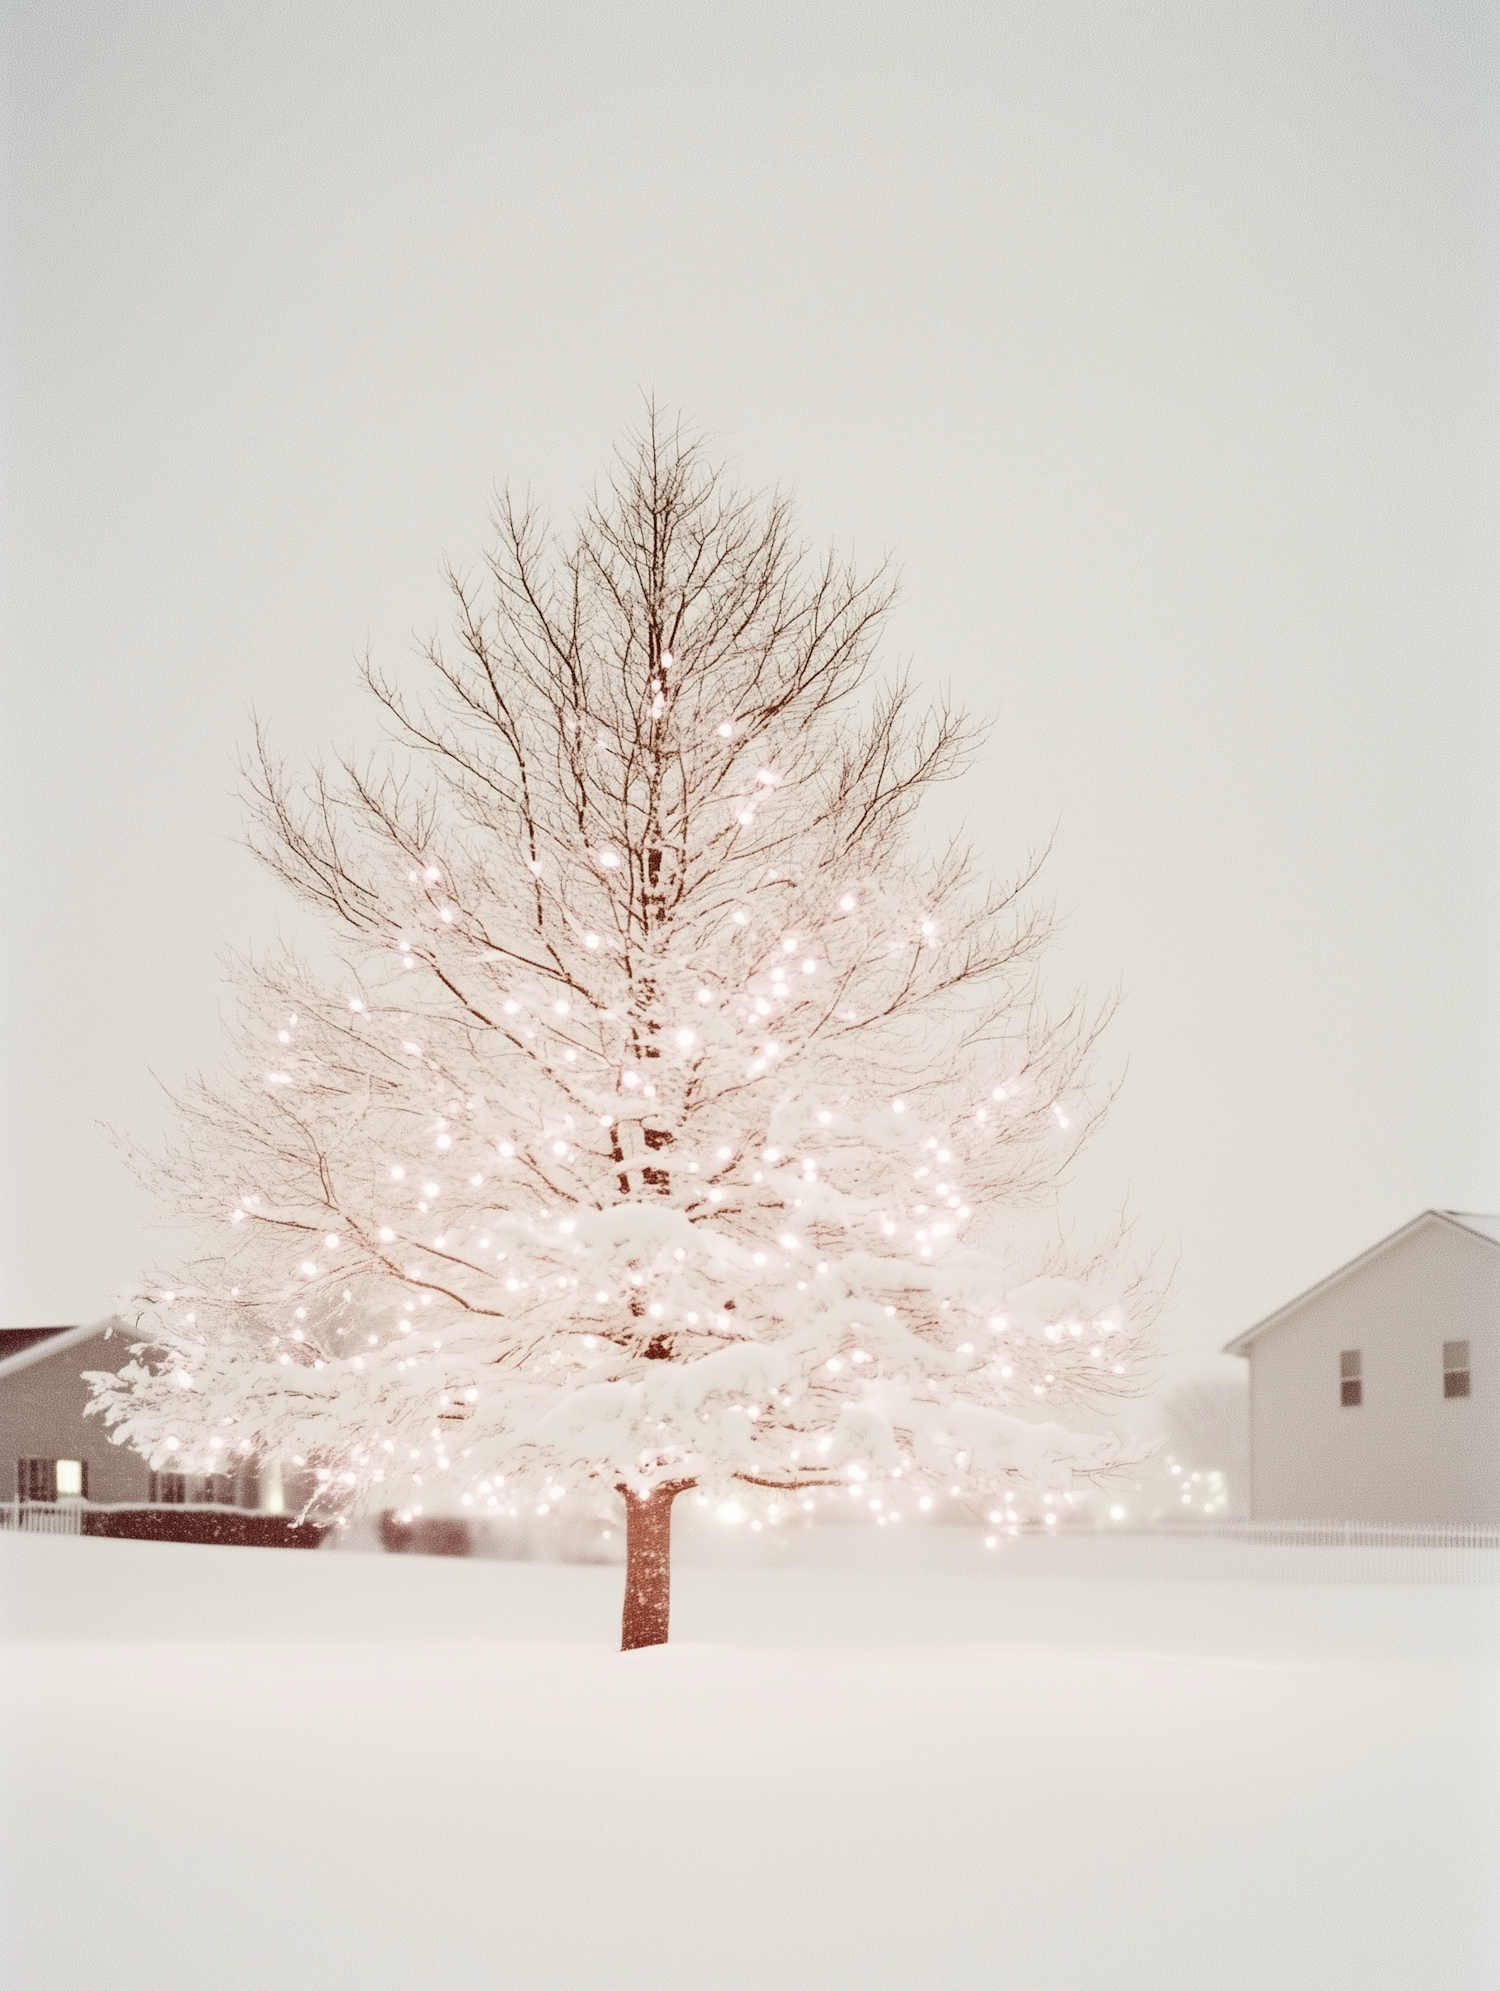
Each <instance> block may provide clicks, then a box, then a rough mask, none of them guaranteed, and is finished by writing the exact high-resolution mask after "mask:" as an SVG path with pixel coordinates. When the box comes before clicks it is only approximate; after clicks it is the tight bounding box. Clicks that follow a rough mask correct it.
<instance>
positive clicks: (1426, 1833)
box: [0, 1530, 1500, 1991]
mask: <svg viewBox="0 0 1500 1991" xmlns="http://www.w3.org/2000/svg"><path fill="white" fill-rule="evenodd" d="M849 1532H850V1534H851V1536H852V1533H853V1531H849ZM684 1546H685V1548H686V1547H688V1546H689V1545H688V1544H686V1543H685V1544H684ZM1059 1546H1061V1545H1059ZM737 1553H738V1552H737ZM741 1560H742V1566H739V1567H736V1566H734V1557H733V1555H730V1554H728V1553H725V1554H720V1555H718V1556H717V1558H715V1559H710V1558H709V1556H708V1553H707V1551H706V1549H704V1550H701V1551H700V1552H699V1553H698V1554H696V1555H695V1554H691V1553H690V1554H688V1555H686V1556H685V1557H684V1559H683V1563H682V1566H681V1568H680V1570H679V1574H678V1579H677V1583H676V1588H675V1593H674V1617H673V1631H674V1636H675V1638H676V1641H677V1642H676V1643H674V1645H673V1646H672V1647H670V1648H668V1649H665V1650H658V1651H654V1652H646V1653H638V1654H634V1655H631V1656H630V1657H628V1658H622V1657H621V1656H619V1655H618V1654H617V1653H615V1652H614V1651H613V1650H612V1640H613V1638H614V1637H615V1635H616V1628H617V1621H618V1611H619V1596H620V1571H619V1570H618V1569H616V1568H610V1567H608V1566H566V1565H549V1564H543V1563H501V1562H464V1561H447V1560H439V1559H436V1558H430V1559H427V1558H418V1557H405V1556H396V1557H380V1556H374V1555H358V1554H337V1555H330V1554H286V1553H278V1552H274V1551H257V1550H236V1549H207V1548H188V1547H182V1546H178V1545H174V1544H155V1543H136V1542H113V1541H96V1540H89V1539H55V1538H45V1537H32V1536H14V1535H9V1536H0V1617H3V1623H0V1635H3V1645H0V1669H3V1738H0V1739H3V1751H4V1758H3V1765H4V1766H3V1782H4V1788H3V1805H0V1817H3V1821H4V1822H3V1825H0V1834H3V1838H4V1844H3V1855H0V1871H3V1875H4V1879H3V1883H0V1886H3V1890H4V1898H3V1901H0V1911H3V1924H4V1933H3V1936H0V1943H3V1945H4V1954H3V1955H0V1967H3V1968H0V1975H3V1981H4V1982H5V1983H6V1984H7V1985H15V1986H17V1987H21V1986H25V1987H26V1991H65V1987H66V1991H74V1987H80V1986H95V1985H97V1986H100V1987H108V1991H137V1987H140V1988H141V1991H144V1988H145V1987H147V1986H150V1987H152V1991H177V1987H183V1991H186V1987H194V1991H196V1987H200V1986H212V1987H214V1991H242V1987H243V1991H251V1987H254V1991H270V1988H271V1987H287V1991H344V1987H349V1991H355V1987H359V1991H385V1987H396V1986H400V1987H403V1991H429V1987H431V1991H438V1988H439V1987H441V1991H469V1987H479V1986H484V1987H487V1991H490V1987H503V1988H504V1991H512V1988H513V1991H563V1987H566V1988H567V1991H593V1987H599V1991H604V1988H605V1987H609V1991H638V1988H639V1991H645V1988H646V1987H648V1986H649V1987H652V1991H689V1988H690V1987H691V1991H700V1987H701V1988H702V1991H781V1987H793V1986H798V1987H800V1986H806V1987H808V1991H856V1987H858V1991H896V1988H897V1987H900V1991H928V1987H934V1988H935V1987H942V1991H948V1987H964V1988H965V1991H966V1987H970V1986H975V1987H978V1986H984V1987H996V1986H1004V1987H1017V1991H1135V1987H1140V1991H1147V1988H1148V1987H1149V1991H1188V1987H1192V1991H1238V1987H1245V1991H1252V1987H1253V1991H1300V1987H1307V1991H1313V1987H1317V1991H1336V1988H1337V1987H1349V1991H1355V1987H1358V1988H1359V1991H1374V1988H1375V1987H1386V1986H1390V1987H1398V1986H1399V1987H1403V1991H1406V1987H1411V1991H1416V1987H1424V1991H1426V1987H1441V1991H1468V1987H1475V1991H1477V1988H1478V1987H1481V1986H1483V1987H1494V1986H1495V1985H1496V1984H1497V1983H1500V1885H1497V1881H1496V1876H1497V1874H1500V1698H1497V1686H1500V1666H1497V1660H1500V1588H1497V1587H1496V1586H1494V1585H1491V1584H1442V1583H1429V1584H1420V1585H1419V1584H1409V1585H1408V1584H1396V1583H1372V1582H1363V1583H1331V1582H1327V1581H1321V1580H1314V1579H1316V1578H1317V1576H1318V1574H1319V1571H1318V1569H1317V1568H1316V1567H1312V1566H1310V1565H1307V1564H1306V1563H1305V1562H1304V1564H1303V1565H1302V1566H1301V1578H1300V1580H1280V1578H1279V1577H1278V1576H1277V1573H1276V1572H1275V1571H1269V1572H1268V1569H1267V1567H1266V1566H1264V1565H1263V1566H1262V1567H1261V1568H1260V1569H1259V1572H1258V1574H1257V1576H1256V1578H1255V1580H1213V1579H1212V1578H1209V1577H1203V1576H1198V1577H1196V1578H1191V1579H1185V1578H1182V1577H1178V1578H1173V1577H1171V1576H1164V1575H1162V1574H1160V1573H1151V1572H1150V1571H1149V1570H1147V1571H1146V1572H1145V1573H1142V1566H1141V1565H1139V1563H1137V1565H1135V1566H1132V1565H1130V1563H1129V1559H1128V1556H1126V1558H1125V1559H1124V1560H1122V1561H1121V1562H1120V1563H1119V1565H1118V1569H1117V1573H1114V1574H1111V1573H1110V1570H1109V1567H1108V1566H1107V1565H1099V1564H1097V1563H1096V1564H1095V1565H1094V1566H1091V1567H1090V1568H1088V1569H1087V1570H1085V1569H1084V1568H1083V1566H1082V1565H1081V1564H1080V1565H1078V1567H1077V1568H1076V1569H1075V1571H1074V1573H1071V1574H1049V1573H1044V1572H1045V1571H1046V1570H1047V1569H1053V1570H1055V1569H1058V1568H1064V1567H1065V1566H1066V1565H1065V1564H1064V1563H1063V1562H1062V1561H1061V1560H1056V1561H1053V1562H1052V1563H1050V1564H1047V1563H1044V1562H1041V1561H1038V1560H1037V1559H1036V1557H1035V1556H1033V1558H1032V1560H1031V1561H1030V1562H1027V1561H1026V1560H1025V1559H1012V1560H1011V1561H1009V1562H998V1561H997V1560H996V1559H995V1558H993V1557H992V1558H990V1559H988V1560H986V1559H985V1558H984V1557H983V1556H982V1554H978V1555H977V1554H976V1553H975V1544H974V1542H973V1540H972V1538H966V1537H962V1536H960V1534H959V1532H958V1531H954V1530H948V1531H941V1533H937V1534H934V1535H933V1536H932V1537H931V1538H930V1539H929V1540H928V1541H927V1542H926V1543H925V1544H923V1543H919V1542H918V1540H917V1538H916V1537H914V1536H913V1537H909V1538H907V1539H906V1540H904V1541H902V1542H900V1544H899V1546H898V1545H897V1544H896V1543H895V1542H894V1541H893V1542H891V1543H890V1544H889V1546H887V1545H886V1538H885V1537H883V1536H879V1537H877V1536H874V1535H873V1534H870V1533H868V1532H867V1533H863V1534H862V1535H860V1536H859V1538H858V1539H857V1540H853V1539H851V1541H849V1542H847V1543H844V1544H825V1545H824V1546H822V1547H821V1548H820V1549H819V1550H818V1552H817V1554H816V1555H814V1554H810V1553H808V1552H806V1551H804V1553H803V1556H802V1560H801V1562H800V1564H796V1563H793V1562H790V1561H785V1560H784V1561H783V1563H782V1564H776V1563H773V1561H772V1560H771V1559H770V1558H767V1557H762V1558H760V1559H759V1560H758V1561H757V1559H756V1558H755V1557H754V1556H751V1555H748V1554H742V1555H741ZM1290 1570H1291V1565H1290V1564H1288V1565H1287V1570H1286V1571H1285V1572H1283V1573H1290Z"/></svg>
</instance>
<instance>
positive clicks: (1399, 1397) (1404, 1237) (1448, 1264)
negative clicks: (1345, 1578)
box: [1224, 1210, 1500, 1527]
mask: <svg viewBox="0 0 1500 1991" xmlns="http://www.w3.org/2000/svg"><path fill="white" fill-rule="evenodd" d="M1224 1352H1225V1354H1226V1355H1242V1356H1244V1357H1245V1359H1246V1360H1247V1361H1248V1363H1249V1365H1250V1512H1251V1516H1252V1518H1253V1519H1254V1520H1257V1521H1330V1520H1331V1521H1383V1522H1448V1523H1454V1522H1459V1523H1462V1522H1467V1523H1470V1524H1478V1525H1485V1526H1490V1527H1493V1526H1496V1525H1500V1217H1485V1216H1468V1215H1465V1214H1463V1213H1462V1212H1460V1211H1456V1210H1427V1211H1424V1212H1423V1214H1422V1215H1421V1216H1420V1217H1416V1218H1414V1219H1413V1220H1412V1222H1411V1223H1409V1224H1407V1225H1405V1226H1404V1227H1403V1228H1402V1229H1401V1230H1399V1231H1396V1232H1395V1233H1394V1234H1393V1235H1392V1236H1390V1237H1388V1238H1385V1239H1384V1240H1382V1242H1381V1243H1379V1244H1377V1245H1374V1246H1372V1248H1371V1249H1370V1250H1369V1251H1367V1252H1364V1253H1363V1254H1362V1255H1361V1256H1360V1257H1358V1258H1356V1259H1354V1260H1352V1261H1351V1262H1350V1263H1349V1264H1348V1265H1345V1266H1342V1267H1340V1269H1339V1270H1338V1271H1337V1272H1333V1273H1330V1274H1329V1276H1328V1277H1327V1278H1326V1279H1323V1280H1321V1281H1320V1282H1319V1283H1318V1284H1317V1285H1316V1286H1314V1287H1312V1288H1311V1289H1310V1290H1309V1291H1308V1292H1305V1293H1303V1294H1301V1295H1300V1296H1299V1297H1298V1298H1297V1299H1295V1300H1289V1301H1288V1302H1287V1304H1286V1305H1285V1306H1284V1307H1279V1308H1278V1309H1277V1311H1276V1312H1275V1313H1273V1314H1269V1315H1267V1317H1266V1318H1265V1319H1264V1320H1263V1321H1260V1322H1259V1323H1258V1324H1257V1325H1256V1326H1254V1327H1252V1328H1249V1329H1247V1331H1246V1332H1245V1333H1244V1334H1241V1335H1239V1336H1237V1337H1236V1339H1235V1340H1233V1341H1231V1342H1230V1343H1229V1345H1228V1346H1227V1347H1226V1349H1225V1350H1224Z"/></svg>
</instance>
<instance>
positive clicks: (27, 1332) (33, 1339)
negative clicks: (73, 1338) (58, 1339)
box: [0, 1327, 68, 1362]
mask: <svg viewBox="0 0 1500 1991" xmlns="http://www.w3.org/2000/svg"><path fill="white" fill-rule="evenodd" d="M67 1331H68V1330H67V1328H66V1327H0V1362H3V1361H4V1360H5V1358H6V1357H7V1356H8V1355H19V1354H20V1352H21V1350H22V1349H23V1348H35V1346H36V1344H37V1343H38V1342H39V1341H45V1340H46V1339H47V1338H48V1336H49V1335H53V1334H66V1333H67Z"/></svg>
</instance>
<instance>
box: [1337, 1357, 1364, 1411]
mask: <svg viewBox="0 0 1500 1991" xmlns="http://www.w3.org/2000/svg"><path fill="white" fill-rule="evenodd" d="M1364 1400H1365V1386H1364V1380H1363V1378H1362V1377H1361V1375H1360V1351H1359V1350H1358V1349H1357V1348H1346V1349H1344V1351H1343V1352H1342V1354H1341V1355H1340V1356H1339V1402H1340V1403H1341V1404H1342V1405H1343V1407H1344V1409H1345V1410H1357V1409H1358V1408H1359V1406H1360V1405H1361V1404H1362V1403H1363V1402H1364Z"/></svg>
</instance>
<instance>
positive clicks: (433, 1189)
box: [422, 1182, 438, 1196]
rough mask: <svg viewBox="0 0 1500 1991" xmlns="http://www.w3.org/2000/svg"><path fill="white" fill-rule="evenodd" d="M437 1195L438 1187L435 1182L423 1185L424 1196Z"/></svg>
mask: <svg viewBox="0 0 1500 1991" xmlns="http://www.w3.org/2000/svg"><path fill="white" fill-rule="evenodd" d="M437 1193H438V1186H437V1184H436V1183H435V1182H424V1183H423V1184H422V1194H423V1195H424V1196H436V1195H437Z"/></svg>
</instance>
